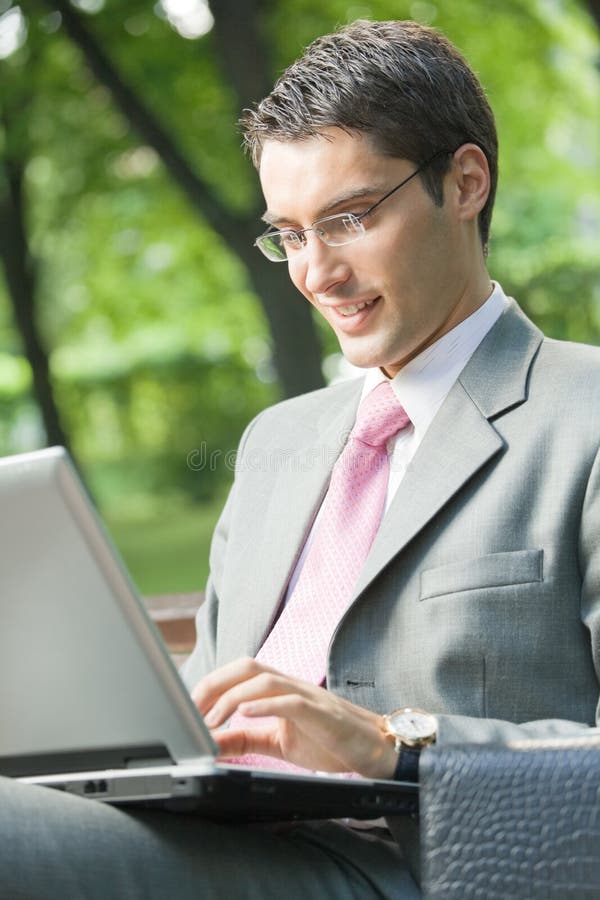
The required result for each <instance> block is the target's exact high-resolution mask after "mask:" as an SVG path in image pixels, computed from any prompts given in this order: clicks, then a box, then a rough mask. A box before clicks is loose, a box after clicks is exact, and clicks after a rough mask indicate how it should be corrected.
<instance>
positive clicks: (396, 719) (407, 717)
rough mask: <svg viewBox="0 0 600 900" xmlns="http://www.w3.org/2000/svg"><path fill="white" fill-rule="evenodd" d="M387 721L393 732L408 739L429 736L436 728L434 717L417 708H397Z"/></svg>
mask: <svg viewBox="0 0 600 900" xmlns="http://www.w3.org/2000/svg"><path fill="white" fill-rule="evenodd" d="M388 722H389V728H390V731H391V732H392V733H393V734H397V735H399V736H401V737H403V738H404V739H405V740H408V741H419V740H423V739H424V738H430V737H431V736H432V735H434V734H435V733H436V730H437V722H436V719H435V717H434V716H430V715H429V713H425V712H421V710H418V709H401V710H398V711H397V712H394V713H392V714H391V715H390V716H389V718H388Z"/></svg>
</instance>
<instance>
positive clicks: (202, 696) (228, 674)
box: [191, 656, 275, 713]
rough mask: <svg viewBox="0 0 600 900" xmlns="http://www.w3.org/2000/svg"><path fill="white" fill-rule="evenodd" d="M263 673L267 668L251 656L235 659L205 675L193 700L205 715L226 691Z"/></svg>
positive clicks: (196, 687) (193, 693)
mask: <svg viewBox="0 0 600 900" xmlns="http://www.w3.org/2000/svg"><path fill="white" fill-rule="evenodd" d="M263 671H267V668H266V667H265V666H263V665H262V664H261V663H258V662H257V661H256V660H255V659H253V658H252V657H250V656H246V657H242V658H241V659H235V660H233V662H230V663H227V664H226V665H224V666H220V667H219V668H218V669H215V670H214V671H213V672H210V673H209V674H208V675H205V676H204V678H202V679H201V680H200V681H199V682H198V683H197V684H196V685H195V687H194V688H193V690H192V694H191V696H192V700H193V701H194V703H195V704H196V706H197V707H198V709H199V710H200V712H201V713H205V712H207V711H208V710H209V709H210V708H211V707H212V706H213V705H214V703H215V702H216V701H217V700H218V699H219V697H220V696H221V695H222V694H223V693H224V692H225V691H227V690H229V689H230V688H232V687H233V686H234V685H235V684H238V683H239V682H241V681H246V680H247V679H248V678H253V677H254V676H255V675H258V674H259V673H260V672H263ZM269 671H273V672H274V671H275V670H274V669H270V670H269Z"/></svg>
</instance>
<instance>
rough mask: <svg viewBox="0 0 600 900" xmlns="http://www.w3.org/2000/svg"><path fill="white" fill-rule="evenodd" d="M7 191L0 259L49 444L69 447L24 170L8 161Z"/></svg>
mask: <svg viewBox="0 0 600 900" xmlns="http://www.w3.org/2000/svg"><path fill="white" fill-rule="evenodd" d="M3 168H4V176H5V178H4V180H5V187H4V192H3V195H2V197H0V257H1V258H2V262H3V265H4V274H5V277H6V284H7V287H8V294H9V297H10V301H11V304H12V308H13V313H14V317H15V321H16V324H17V328H18V330H19V334H20V335H21V339H22V341H23V347H24V351H25V355H26V357H27V360H28V362H29V365H30V366H31V372H32V376H33V392H34V395H35V398H36V400H37V403H38V406H39V409H40V412H41V414H42V420H43V422H44V428H45V431H46V439H47V442H48V444H62V445H63V446H64V447H68V446H69V441H68V439H67V435H66V433H65V430H64V428H63V426H62V423H61V420H60V415H59V412H58V408H57V406H56V402H55V400H54V392H53V389H52V382H51V380H50V367H49V364H48V354H47V353H46V349H45V347H44V344H43V341H42V338H41V337H40V334H39V332H38V329H37V325H36V315H35V269H34V263H33V260H32V257H31V254H30V252H29V247H28V242H27V233H26V229H25V212H24V197H23V167H22V165H21V164H20V163H17V162H15V161H13V160H10V159H6V158H5V159H4V161H3Z"/></svg>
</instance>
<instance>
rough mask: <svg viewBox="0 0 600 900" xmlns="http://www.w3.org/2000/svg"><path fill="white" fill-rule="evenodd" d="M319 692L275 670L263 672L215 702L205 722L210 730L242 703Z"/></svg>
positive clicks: (227, 717)
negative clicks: (285, 695)
mask: <svg viewBox="0 0 600 900" xmlns="http://www.w3.org/2000/svg"><path fill="white" fill-rule="evenodd" d="M311 690H313V691H315V690H318V689H317V688H315V687H314V685H310V684H308V683H307V682H302V681H296V680H295V679H293V678H288V677H287V676H286V675H280V674H279V673H278V672H275V671H274V670H271V671H263V672H260V673H259V674H258V675H255V676H254V677H253V678H248V679H247V680H246V681H244V682H240V683H238V684H235V685H234V686H233V687H231V688H230V689H229V690H228V691H226V692H225V693H224V694H222V695H221V696H220V697H219V699H218V700H216V701H215V703H214V704H213V706H212V708H211V709H210V710H209V711H208V712H207V714H206V716H205V720H206V723H207V725H208V726H209V727H210V728H216V727H217V726H219V725H222V724H223V722H226V721H227V719H229V718H230V717H231V716H232V715H233V713H234V712H235V711H236V710H237V709H238V708H239V706H240V704H241V703H247V702H250V701H255V700H256V701H258V700H261V699H263V698H269V697H276V696H281V695H282V694H292V695H298V696H308V695H309V693H310V691H311Z"/></svg>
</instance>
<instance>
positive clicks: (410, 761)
mask: <svg viewBox="0 0 600 900" xmlns="http://www.w3.org/2000/svg"><path fill="white" fill-rule="evenodd" d="M420 757H421V751H420V750H419V749H413V748H410V747H402V749H401V750H400V753H399V754H398V762H397V763H396V768H395V770H394V781H415V782H416V781H418V780H419V759H420Z"/></svg>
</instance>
